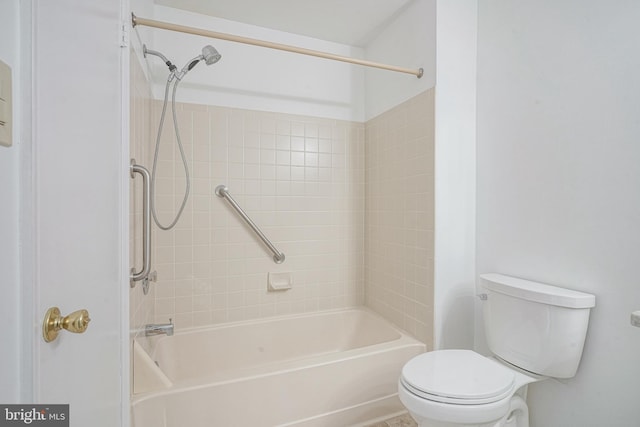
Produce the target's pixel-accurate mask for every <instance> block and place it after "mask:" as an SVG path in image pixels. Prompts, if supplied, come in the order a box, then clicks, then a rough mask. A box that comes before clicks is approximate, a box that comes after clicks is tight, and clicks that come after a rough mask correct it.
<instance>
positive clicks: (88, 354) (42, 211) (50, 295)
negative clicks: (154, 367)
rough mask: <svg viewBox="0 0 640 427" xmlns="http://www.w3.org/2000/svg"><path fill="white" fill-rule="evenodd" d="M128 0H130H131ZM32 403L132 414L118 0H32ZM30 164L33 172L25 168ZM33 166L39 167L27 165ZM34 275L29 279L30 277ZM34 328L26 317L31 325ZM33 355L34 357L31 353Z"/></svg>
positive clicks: (108, 416)
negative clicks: (80, 317) (86, 317)
mask: <svg viewBox="0 0 640 427" xmlns="http://www.w3.org/2000/svg"><path fill="white" fill-rule="evenodd" d="M123 3H126V2H125V1H123ZM31 7H32V10H31V14H32V18H33V19H32V26H33V27H32V40H31V46H32V52H31V53H29V52H25V51H23V52H22V54H23V55H30V54H31V58H33V63H32V73H33V74H32V81H33V86H32V87H33V89H32V91H33V107H34V108H33V110H32V111H33V117H32V118H31V121H32V130H33V135H32V141H33V143H32V149H31V156H32V159H31V160H32V161H31V162H30V163H31V164H30V165H26V166H25V165H24V164H23V167H26V168H27V169H31V173H30V176H31V178H32V182H31V183H29V182H23V183H22V184H21V188H23V189H26V190H28V191H30V192H31V193H30V194H22V197H25V198H27V199H26V202H25V203H24V204H25V205H27V206H29V205H31V207H30V210H31V212H30V214H31V215H30V216H31V217H27V218H25V221H27V222H28V223H29V224H31V226H28V227H27V229H28V230H29V232H30V233H32V235H31V236H30V237H29V236H26V237H27V238H28V240H29V242H28V243H27V244H26V253H25V258H24V259H25V260H26V261H25V265H26V266H27V267H26V269H25V271H27V272H30V273H27V276H29V274H31V273H32V274H33V277H32V278H30V280H31V281H32V283H33V289H34V295H33V300H34V306H33V308H32V310H33V318H34V325H33V327H32V328H31V333H32V336H31V338H30V339H31V340H32V341H31V345H32V347H33V360H32V361H31V362H32V365H33V385H32V387H33V400H34V402H33V403H38V404H57V403H64V404H67V403H68V404H70V425H71V426H76V427H83V426H92V427H114V426H126V425H128V418H129V416H128V409H127V408H128V400H129V379H128V376H129V362H128V345H127V341H128V338H127V337H128V320H127V319H128V306H127V303H126V298H127V295H128V280H127V279H128V273H127V271H128V267H127V265H126V264H127V261H126V260H127V258H128V254H127V244H128V232H127V229H128V215H127V211H128V196H127V192H128V190H127V189H128V185H129V182H128V180H129V178H128V175H127V174H128V165H127V163H128V156H127V152H128V142H127V141H126V138H125V137H124V136H123V135H125V133H126V132H123V131H126V126H127V124H126V123H127V121H126V119H124V117H126V114H127V108H126V105H127V103H126V102H123V99H128V98H127V97H126V95H125V93H126V91H125V90H123V88H125V87H126V85H127V78H128V74H125V73H123V71H122V70H125V69H127V68H128V63H126V61H127V60H128V53H127V52H126V49H123V48H122V47H120V32H121V24H122V23H123V22H124V20H123V16H124V14H123V13H122V12H121V7H122V5H121V2H120V1H86V0H53V1H52V0H33V1H32V2H31ZM24 175H25V174H23V176H24ZM28 175H29V174H28ZM26 279H29V278H28V277H27V278H26ZM52 306H57V307H59V308H60V311H61V312H62V315H67V314H69V313H71V312H73V311H76V310H79V309H86V310H88V312H89V314H90V318H91V322H90V324H89V326H88V329H87V331H86V332H85V333H83V334H73V333H70V332H67V331H65V330H62V331H61V332H60V334H59V336H58V338H57V339H56V340H55V341H53V342H50V343H46V342H45V341H44V340H43V338H42V327H41V326H42V325H41V323H42V319H43V317H44V315H45V312H46V311H47V309H48V308H49V307H52ZM28 331H29V328H25V332H28ZM26 360H28V357H27V358H26Z"/></svg>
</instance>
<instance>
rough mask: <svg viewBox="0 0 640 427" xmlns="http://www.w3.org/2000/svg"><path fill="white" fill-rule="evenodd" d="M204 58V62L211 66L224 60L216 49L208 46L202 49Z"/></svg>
mask: <svg viewBox="0 0 640 427" xmlns="http://www.w3.org/2000/svg"><path fill="white" fill-rule="evenodd" d="M202 58H203V59H204V62H205V63H206V64H207V65H211V64H215V63H216V62H218V61H220V58H222V55H220V53H218V51H217V50H216V48H215V47H213V46H211V45H210V44H208V45H206V46H205V47H203V48H202Z"/></svg>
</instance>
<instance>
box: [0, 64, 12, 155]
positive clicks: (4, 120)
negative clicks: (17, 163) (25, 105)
mask: <svg viewBox="0 0 640 427" xmlns="http://www.w3.org/2000/svg"><path fill="white" fill-rule="evenodd" d="M12 112H13V106H12V102H11V68H10V67H9V66H8V65H7V64H5V63H4V62H2V61H0V145H4V146H6V147H11V145H12V144H13V139H12V132H11V127H12V124H13V114H12Z"/></svg>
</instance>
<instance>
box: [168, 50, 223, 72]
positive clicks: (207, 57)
mask: <svg viewBox="0 0 640 427" xmlns="http://www.w3.org/2000/svg"><path fill="white" fill-rule="evenodd" d="M220 58H222V55H220V54H219V53H218V51H217V50H216V48H214V47H213V46H211V45H206V46H205V47H203V48H202V55H198V56H196V57H195V58H193V59H192V60H190V61H189V62H187V63H186V65H185V66H184V67H182V70H181V71H180V73H178V74H177V75H176V78H177V79H178V80H181V79H182V78H183V77H184V76H185V74H187V73H188V72H189V71H191V70H192V69H193V67H195V66H196V65H198V62H200V61H204V62H205V64H207V65H211V64H215V63H216V62H218V61H219V60H220Z"/></svg>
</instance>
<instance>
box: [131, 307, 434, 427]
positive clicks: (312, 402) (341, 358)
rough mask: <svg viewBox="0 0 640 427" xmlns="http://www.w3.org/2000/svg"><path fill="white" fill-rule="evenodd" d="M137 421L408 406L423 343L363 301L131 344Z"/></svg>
mask: <svg viewBox="0 0 640 427" xmlns="http://www.w3.org/2000/svg"><path fill="white" fill-rule="evenodd" d="M134 347H135V350H134V366H133V371H134V385H135V393H134V396H133V399H132V419H133V426H134V427H185V426H189V427H205V426H206V427H271V426H281V427H285V426H287V427H289V426H296V427H339V426H361V425H362V426H364V425H367V424H370V423H373V422H376V421H378V420H380V419H384V418H387V417H390V416H394V415H396V414H398V413H401V412H403V411H404V408H403V407H402V404H401V403H400V401H399V399H398V397H397V380H398V376H399V375H400V370H401V368H402V366H403V365H404V363H405V362H407V361H408V360H409V359H410V358H412V357H413V356H416V355H418V354H420V353H423V352H424V351H426V347H425V345H424V344H423V343H421V342H419V341H417V340H415V339H413V338H412V337H410V336H408V335H406V334H405V333H404V332H402V331H400V330H398V329H396V328H395V327H393V326H392V325H391V324H390V323H388V322H387V321H386V320H384V319H382V318H381V317H379V316H378V315H376V314H374V313H373V312H372V311H370V310H368V309H365V308H354V309H347V310H340V311H328V312H321V313H315V314H312V315H295V316H286V317H277V318H272V319H268V320H260V321H250V322H239V323H233V324H225V325H223V326H216V327H207V328H197V329H190V330H185V331H183V332H177V333H176V334H175V335H174V336H172V337H162V338H160V339H158V340H157V342H156V343H155V344H154V350H153V351H152V352H150V353H148V352H146V351H144V350H142V347H143V346H140V345H138V344H135V345H134Z"/></svg>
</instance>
